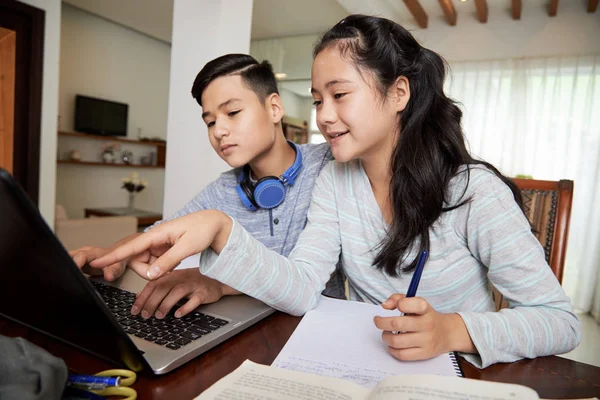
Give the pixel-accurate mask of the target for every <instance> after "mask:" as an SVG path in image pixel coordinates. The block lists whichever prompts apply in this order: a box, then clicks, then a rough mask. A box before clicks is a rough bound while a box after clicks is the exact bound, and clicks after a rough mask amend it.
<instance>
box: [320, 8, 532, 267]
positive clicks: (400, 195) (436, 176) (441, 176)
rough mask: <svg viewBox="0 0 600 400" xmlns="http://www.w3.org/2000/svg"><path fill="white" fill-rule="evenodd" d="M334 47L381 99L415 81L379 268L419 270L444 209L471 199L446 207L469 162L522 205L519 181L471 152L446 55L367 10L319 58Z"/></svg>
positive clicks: (402, 117) (329, 36)
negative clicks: (451, 92) (447, 81)
mask: <svg viewBox="0 0 600 400" xmlns="http://www.w3.org/2000/svg"><path fill="white" fill-rule="evenodd" d="M330 46H337V48H338V49H339V51H340V52H341V54H342V56H344V57H348V59H349V60H351V61H352V62H353V63H354V65H356V66H357V67H358V68H359V70H363V71H369V72H371V73H372V74H373V76H374V77H375V81H376V84H377V90H378V92H379V94H380V95H381V96H383V97H382V98H385V96H386V95H387V93H388V90H389V88H390V87H391V85H392V84H394V83H395V82H396V80H397V79H398V77H400V76H404V77H406V78H407V79H408V82H409V86H410V100H409V101H408V104H407V106H406V108H405V109H404V110H403V111H402V112H401V113H399V129H400V131H401V132H400V134H399V135H398V141H397V143H396V145H395V149H394V152H393V156H392V161H391V185H390V200H391V204H392V208H393V221H392V224H391V226H390V228H389V231H388V235H387V237H386V238H385V239H384V240H383V241H382V242H381V243H380V245H379V247H378V254H377V256H376V257H375V260H374V261H373V265H374V266H376V267H377V268H380V269H381V268H383V269H384V271H385V272H386V273H387V274H389V275H391V276H397V275H398V273H399V269H400V266H401V265H402V264H405V267H404V268H402V270H403V271H410V270H412V269H414V268H415V266H416V263H417V258H415V259H414V260H412V261H410V262H408V261H409V260H405V258H406V257H407V256H408V253H409V252H410V251H411V249H412V246H413V245H418V246H420V248H419V251H418V253H417V254H420V253H421V252H422V251H423V250H429V246H430V240H429V228H430V227H431V225H432V224H433V223H434V222H435V221H436V220H437V219H438V218H439V217H440V215H441V214H442V212H445V211H450V210H453V209H455V208H457V207H460V206H462V205H463V204H465V203H466V202H468V201H469V199H464V200H463V201H462V202H460V203H459V204H456V205H453V206H449V207H444V205H445V201H446V200H447V199H446V195H447V193H446V189H447V188H448V183H449V181H450V179H451V178H452V177H453V176H455V175H456V173H457V172H458V169H459V167H461V166H466V167H467V171H466V173H467V174H469V169H468V168H469V165H473V164H480V165H484V166H485V167H487V168H489V169H490V170H491V171H493V172H494V173H495V174H496V175H497V176H498V177H499V178H500V179H501V180H502V181H503V182H505V183H506V185H508V187H509V188H510V189H511V190H512V192H513V195H514V198H515V201H516V202H517V204H518V205H519V207H521V209H522V208H523V206H522V199H521V191H520V190H519V188H518V187H517V186H516V185H515V183H514V182H513V181H512V180H510V179H509V178H507V177H505V176H504V175H502V174H501V173H500V172H499V171H498V170H497V169H496V168H495V167H494V166H492V165H491V164H489V163H487V162H485V161H481V160H477V159H474V158H473V157H471V155H470V154H469V151H468V150H467V147H466V145H465V139H464V135H463V131H462V128H461V118H462V111H461V110H460V108H459V107H458V106H457V105H456V103H455V102H454V101H453V100H452V99H450V98H448V97H446V95H445V94H444V88H443V85H444V78H445V75H446V63H445V61H444V60H443V59H442V57H440V56H439V55H438V54H437V53H435V52H433V51H431V50H429V49H426V48H425V47H422V46H421V45H420V44H419V43H418V42H417V41H416V40H415V38H414V37H413V36H412V35H411V34H410V33H409V32H408V31H407V30H406V29H404V28H403V27H402V26H400V25H398V24H397V23H395V22H393V21H390V20H388V19H385V18H379V17H372V16H366V15H351V16H349V17H346V18H344V19H343V20H341V21H340V22H338V23H337V24H336V25H335V26H334V27H333V28H331V29H330V30H329V31H328V32H327V33H325V35H324V36H323V37H322V38H321V40H320V41H319V42H318V43H317V45H316V46H315V50H314V56H315V57H316V56H317V54H319V52H321V51H322V50H324V49H326V48H329V47H330ZM467 184H468V178H467ZM465 191H466V186H465ZM463 195H464V193H463ZM405 261H406V262H405Z"/></svg>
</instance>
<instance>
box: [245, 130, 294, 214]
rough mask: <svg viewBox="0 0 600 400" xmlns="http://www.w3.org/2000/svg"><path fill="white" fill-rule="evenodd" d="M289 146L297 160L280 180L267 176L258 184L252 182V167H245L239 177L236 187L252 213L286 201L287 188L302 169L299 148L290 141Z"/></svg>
mask: <svg viewBox="0 0 600 400" xmlns="http://www.w3.org/2000/svg"><path fill="white" fill-rule="evenodd" d="M288 144H289V145H290V147H291V148H292V149H294V151H295V152H296V159H295V160H294V163H293V164H292V166H291V167H289V168H288V170H287V171H285V172H284V173H283V175H281V176H280V177H279V178H278V177H276V176H265V177H264V178H262V179H260V180H259V181H258V182H256V184H253V183H252V181H251V180H250V167H249V166H248V165H245V166H244V167H243V168H242V171H241V172H240V175H239V176H238V185H237V186H236V187H235V190H236V191H237V193H238V195H239V196H240V199H241V200H242V203H244V205H245V206H246V208H248V210H250V211H256V210H257V209H259V208H267V209H268V208H275V207H277V206H278V205H280V204H281V203H283V200H284V199H285V193H286V186H288V185H293V184H294V181H295V180H296V178H297V177H298V173H299V172H300V170H301V169H302V153H301V152H300V150H298V147H296V145H295V144H294V143H292V142H290V141H289V140H288Z"/></svg>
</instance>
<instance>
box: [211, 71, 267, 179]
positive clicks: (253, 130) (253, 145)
mask: <svg viewBox="0 0 600 400" xmlns="http://www.w3.org/2000/svg"><path fill="white" fill-rule="evenodd" d="M267 103H268V100H267V101H266V102H265V104H267ZM265 104H263V103H261V101H260V100H259V98H258V96H257V95H256V93H254V92H253V91H252V90H250V89H249V88H248V87H247V86H246V84H245V83H244V82H243V80H242V77H241V76H239V75H231V76H223V77H220V78H217V79H215V80H214V81H212V82H211V83H210V84H209V85H208V86H207V87H206V89H205V90H204V92H203V93H202V119H203V120H204V123H205V124H206V126H207V127H208V138H209V140H210V144H211V145H212V147H213V149H215V151H216V152H217V154H218V155H219V157H221V158H222V159H223V160H224V161H225V162H226V163H227V164H229V165H230V166H231V167H233V168H239V167H241V166H244V165H246V164H248V163H249V162H250V161H252V160H253V159H255V158H256V157H258V156H260V155H261V154H263V153H265V152H266V151H268V150H269V148H270V147H271V146H272V145H273V143H274V141H275V134H276V132H275V123H276V122H278V121H275V119H274V118H273V113H272V111H271V109H270V107H267V106H266V105H265Z"/></svg>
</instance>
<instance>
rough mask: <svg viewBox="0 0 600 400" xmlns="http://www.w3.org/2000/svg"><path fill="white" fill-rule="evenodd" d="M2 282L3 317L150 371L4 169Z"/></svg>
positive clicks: (0, 175) (0, 176)
mask: <svg viewBox="0 0 600 400" xmlns="http://www.w3.org/2000/svg"><path fill="white" fill-rule="evenodd" d="M0 277H1V278H0V285H1V287H0V314H2V315H4V316H5V317H8V318H9V319H12V320H15V321H17V322H20V323H22V324H25V325H28V326H29V327H31V328H34V329H36V330H38V331H41V332H43V333H46V334H48V335H51V336H54V337H55V338H58V339H60V340H62V341H65V342H67V343H69V344H71V345H74V346H76V347H78V348H80V349H82V350H85V351H88V352H90V353H92V354H94V355H96V356H98V357H100V358H103V359H105V360H107V361H110V362H112V363H117V364H120V365H125V366H126V367H128V368H130V369H132V370H134V371H140V370H142V369H143V368H144V367H147V363H146V361H145V360H144V359H143V357H142V356H141V354H140V352H139V351H138V350H137V349H136V347H135V345H134V344H133V342H131V340H130V339H129V337H128V336H127V334H125V333H124V331H123V330H122V329H121V327H120V326H119V324H118V323H117V322H116V321H115V320H114V319H112V318H111V317H110V316H109V311H108V309H107V308H106V307H105V306H104V305H103V302H102V300H101V298H100V296H99V295H98V294H97V293H96V292H95V290H94V289H93V287H92V286H91V284H90V283H89V282H88V281H87V279H86V278H85V276H84V275H83V274H82V273H81V272H80V271H79V269H78V268H77V266H76V265H75V264H74V263H73V261H72V259H71V257H70V256H69V254H68V253H67V251H66V250H65V249H64V248H63V247H62V245H61V244H60V242H59V241H58V239H57V238H56V237H55V236H54V234H53V233H52V232H51V230H50V228H49V227H48V226H47V225H46V223H45V222H44V220H43V219H42V217H41V215H40V213H39V212H38V210H37V209H36V207H35V206H34V205H33V203H32V202H31V201H30V200H29V198H28V197H27V195H26V194H25V192H24V191H23V190H22V189H21V188H20V187H19V186H17V184H16V183H15V181H14V180H13V178H12V177H11V176H10V175H9V174H8V173H7V172H6V171H4V170H2V169H0ZM148 368H149V367H148Z"/></svg>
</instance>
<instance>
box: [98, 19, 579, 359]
mask: <svg viewBox="0 0 600 400" xmlns="http://www.w3.org/2000/svg"><path fill="white" fill-rule="evenodd" d="M444 75H445V65H444V62H443V60H442V59H441V57H440V56H439V55H437V54H436V53H434V52H433V51H431V50H429V49H426V48H424V47H422V46H420V45H419V44H418V43H417V41H416V40H415V39H414V38H413V37H412V35H411V34H410V33H409V32H408V31H406V30H405V29H404V28H402V27H401V26H399V25H398V24H396V23H394V22H392V21H389V20H387V19H383V18H376V17H370V16H362V15H353V16H350V17H347V18H345V19H344V20H342V21H340V22H339V23H338V24H337V25H335V26H334V27H333V28H332V29H331V30H330V31H329V32H327V33H326V34H325V35H324V37H323V38H322V39H321V41H320V43H319V44H318V45H317V46H316V49H315V52H314V62H313V69H312V85H313V87H312V93H313V97H314V100H315V106H316V108H317V122H318V126H319V129H320V130H321V132H322V133H323V135H324V136H325V138H326V139H327V141H328V142H329V143H330V145H331V149H332V152H333V155H334V157H335V159H336V161H335V162H331V163H330V164H329V165H327V166H326V167H325V168H324V169H323V171H322V172H321V174H320V176H319V178H318V179H317V182H316V184H315V189H314V191H313V197H312V203H311V206H310V210H309V213H308V223H307V226H306V228H305V230H304V231H303V232H302V234H301V235H300V238H299V240H298V242H297V245H296V247H295V249H294V250H293V251H292V253H291V254H290V256H289V258H285V257H282V256H280V255H279V254H277V253H275V252H273V251H270V250H268V249H267V248H265V247H264V246H263V245H261V244H260V243H259V242H258V241H257V240H256V239H253V238H252V236H251V235H249V234H248V233H247V232H246V231H245V230H244V229H243V228H242V227H241V226H240V224H239V223H237V222H235V221H233V220H232V219H231V218H229V217H228V216H226V215H224V214H223V213H221V212H218V211H201V212H198V213H195V214H192V215H189V216H187V217H184V218H181V219H178V220H175V221H171V222H168V223H165V224H162V225H160V226H158V227H157V228H155V229H152V230H151V231H150V232H148V233H146V234H144V235H143V236H141V237H139V238H138V239H137V240H135V241H133V242H130V243H129V244H127V245H125V246H122V247H121V248H119V249H117V250H115V251H114V252H113V253H111V254H109V255H107V256H105V257H103V258H102V259H99V260H97V261H96V262H95V265H96V266H101V265H105V264H110V263H113V262H115V260H117V259H121V258H124V257H128V256H129V255H131V254H142V256H143V257H144V258H145V260H146V261H147V264H148V267H150V268H149V269H148V270H147V276H148V278H150V279H155V278H157V277H158V276H160V275H162V274H164V273H166V272H168V271H169V270H171V269H172V268H174V266H175V265H177V263H178V262H179V261H180V260H181V259H183V258H185V257H186V256H188V255H190V254H194V253H197V252H200V251H203V253H202V259H201V262H200V269H201V272H202V273H203V274H204V275H207V276H209V277H211V278H214V279H217V280H219V281H221V282H223V283H226V284H227V285H230V286H232V287H233V288H235V289H237V290H239V291H242V292H244V293H247V294H248V295H250V296H253V297H256V298H258V299H260V300H262V301H263V302H265V303H267V304H269V305H271V306H273V307H275V308H277V309H279V310H282V311H285V312H288V313H290V314H294V315H303V314H304V313H306V312H307V311H308V310H310V309H312V308H314V307H315V306H316V304H317V301H318V299H319V295H320V293H321V291H322V290H323V288H324V286H325V283H326V282H327V279H328V278H329V276H330V275H331V273H332V272H333V270H334V269H335V266H336V263H337V261H338V259H340V260H341V262H342V265H343V269H344V272H345V274H346V275H347V277H348V283H349V289H350V299H351V300H356V301H364V302H370V303H377V304H379V303H382V305H383V307H385V308H388V309H394V308H397V309H398V310H399V311H401V312H403V313H406V314H408V315H404V316H398V317H389V318H382V317H376V318H375V321H374V323H375V325H376V326H377V327H378V328H379V329H381V330H382V331H383V333H382V337H383V340H384V341H385V342H386V343H387V344H388V345H389V349H390V352H391V353H392V354H393V355H394V356H395V357H397V358H399V359H401V360H419V359H426V358H430V357H434V356H437V355H439V354H441V353H444V352H448V351H460V352H462V353H463V355H464V356H465V357H466V358H467V359H468V360H469V361H470V362H472V363H473V364H475V365H476V366H478V367H486V366H488V365H490V364H493V363H496V362H509V361H515V360H518V359H520V358H523V357H528V358H532V357H537V356H543V355H550V354H560V353H565V352H567V351H570V350H571V349H573V348H575V347H576V346H577V344H578V343H579V340H580V327H579V321H578V320H577V317H576V316H575V315H574V314H573V312H572V311H571V307H570V304H569V299H568V298H567V297H566V295H565V293H564V292H563V290H562V288H561V286H560V284H559V282H558V281H557V279H556V278H555V277H554V275H553V274H552V271H551V270H550V268H549V267H548V264H547V263H546V261H545V259H544V253H543V250H542V247H541V246H540V244H539V243H538V241H537V239H536V238H535V237H534V236H533V234H532V233H531V230H530V226H529V224H528V222H527V220H526V218H525V216H524V215H523V213H522V211H521V208H520V203H521V198H520V192H519V190H518V188H517V187H516V186H515V185H514V184H513V183H512V182H511V181H510V180H509V179H507V178H506V177H504V176H502V174H501V173H500V172H498V170H496V169H495V168H494V167H493V166H491V165H490V164H488V163H485V162H483V161H479V160H476V159H473V158H472V157H471V156H470V155H469V153H468V151H467V149H466V146H465V143H464V138H463V133H462V130H461V125H460V120H461V111H460V110H459V108H458V107H457V106H456V105H455V104H454V102H453V101H452V100H450V99H449V98H448V97H446V96H445V94H444V91H443V82H444ZM206 249H208V250H206ZM205 250H206V251H205ZM423 250H428V251H429V254H430V257H429V260H428V262H427V264H426V266H425V270H424V272H423V276H422V278H421V283H420V286H419V291H418V295H419V297H414V298H404V296H403V295H401V294H399V293H406V290H407V288H408V285H409V282H410V279H411V277H412V271H413V270H414V268H415V264H416V260H417V258H418V255H419V254H420V253H421V252H422V251H423ZM490 283H491V284H492V285H494V286H495V287H496V288H497V289H498V290H499V291H500V292H501V293H502V294H503V295H504V297H505V298H507V299H508V300H509V302H510V308H509V309H504V310H501V311H500V312H495V311H494V303H493V301H492V295H491V291H490V286H489V284H490ZM394 293H395V294H394ZM393 331H400V332H403V333H401V334H393V333H392V332H393Z"/></svg>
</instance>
